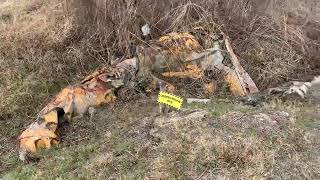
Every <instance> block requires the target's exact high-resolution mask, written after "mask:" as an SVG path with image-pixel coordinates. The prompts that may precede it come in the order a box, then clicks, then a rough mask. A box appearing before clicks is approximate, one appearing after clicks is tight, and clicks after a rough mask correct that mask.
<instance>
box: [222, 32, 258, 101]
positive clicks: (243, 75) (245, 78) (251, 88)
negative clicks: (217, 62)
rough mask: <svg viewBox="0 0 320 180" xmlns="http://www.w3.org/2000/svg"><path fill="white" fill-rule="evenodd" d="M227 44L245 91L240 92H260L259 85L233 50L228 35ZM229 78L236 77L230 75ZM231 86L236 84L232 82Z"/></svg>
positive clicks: (246, 93)
mask: <svg viewBox="0 0 320 180" xmlns="http://www.w3.org/2000/svg"><path fill="white" fill-rule="evenodd" d="M225 44H226V48H227V50H228V52H229V55H230V58H231V61H232V64H233V66H234V69H235V72H236V75H237V76H238V78H237V80H238V83H240V84H241V87H242V91H243V93H240V94H244V95H249V94H251V93H257V92H259V89H258V88H257V86H256V84H255V83H254V81H253V80H252V79H251V77H250V76H249V74H248V73H247V72H246V71H245V70H244V69H243V67H242V66H241V64H240V61H239V59H238V57H237V56H236V54H235V53H234V51H233V49H232V47H231V45H230V42H229V38H228V37H225ZM229 79H236V78H230V77H229ZM233 82H234V81H231V83H233ZM230 85H231V84H230ZM231 86H234V85H233V84H232V85H231ZM244 95H243V96H244Z"/></svg>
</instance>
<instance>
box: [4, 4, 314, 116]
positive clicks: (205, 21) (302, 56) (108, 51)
mask: <svg viewBox="0 0 320 180" xmlns="http://www.w3.org/2000/svg"><path fill="white" fill-rule="evenodd" d="M307 1H308V0H307ZM310 1H312V0H310ZM255 2H256V1H251V0H241V1H238V0H228V1H224V0H212V1H207V0H197V1H192V0H163V1H154V0H141V1H136V0H122V1H115V0H70V1H62V0H52V1H42V0H31V1H20V0H7V1H5V2H3V3H1V4H0V6H1V8H0V25H1V26H0V42H1V43H0V74H1V77H0V82H1V85H0V89H1V96H0V101H1V104H0V110H1V115H0V117H1V118H4V117H5V118H8V117H9V118H10V117H11V118H12V117H13V116H15V115H19V116H21V115H22V116H21V117H24V118H26V117H33V116H34V115H35V113H36V112H37V111H38V110H39V108H41V106H43V105H44V103H45V102H46V100H48V99H49V98H50V95H52V94H54V93H55V92H57V91H58V90H59V89H60V88H61V87H63V86H65V85H67V84H69V83H71V82H73V81H76V80H78V79H80V78H81V77H83V76H84V75H85V74H88V73H89V72H90V71H92V70H93V69H95V68H97V67H99V66H103V65H108V64H109V63H110V61H112V60H114V59H115V58H117V57H128V56H130V53H129V49H128V47H130V45H133V44H141V43H144V42H143V40H142V39H141V32H140V27H141V26H142V25H143V24H145V23H149V24H150V25H151V27H152V37H153V38H157V37H159V36H160V35H162V34H164V33H168V32H172V31H190V32H192V33H194V34H196V35H200V36H199V37H200V41H201V42H202V43H203V44H204V45H205V46H207V47H208V46H210V41H209V42H208V41H206V40H207V39H209V38H208V37H209V36H211V35H212V34H215V33H220V31H223V32H225V33H226V34H228V35H229V36H230V37H231V40H232V43H233V46H234V49H235V51H236V53H237V54H238V55H239V56H240V58H241V61H242V63H243V65H244V66H245V69H246V70H248V72H249V74H250V75H252V77H253V79H254V80H255V81H256V82H257V84H258V86H259V87H260V88H266V87H270V86H275V85H277V84H279V83H281V82H283V81H286V80H288V79H290V78H298V77H301V76H303V75H305V74H312V73H315V71H316V69H317V68H319V53H318V52H314V50H312V49H317V48H318V47H319V44H320V43H319V42H320V40H319V38H318V39H310V38H309V37H308V36H307V33H305V27H304V26H305V25H304V24H302V25H301V23H300V24H299V23H292V20H291V21H290V22H289V20H288V19H289V12H290V8H287V5H288V4H289V3H285V2H284V3H282V4H272V7H271V10H272V11H271V13H270V6H266V7H268V8H266V7H264V8H262V7H260V6H261V4H259V3H258V4H257V3H255ZM272 2H278V1H272ZM316 6H318V5H316ZM275 7H277V8H275ZM286 8H287V9H286ZM307 10H308V9H307ZM287 12H288V13H287ZM291 14H292V13H291ZM290 17H291V16H290ZM296 17H299V14H298V15H297V16H296ZM291 19H292V17H291ZM294 19H295V16H293V20H294ZM296 19H297V18H296ZM310 22H311V20H310ZM290 23H291V24H290ZM306 23H307V22H306ZM316 30H317V29H316ZM316 37H317V36H316Z"/></svg>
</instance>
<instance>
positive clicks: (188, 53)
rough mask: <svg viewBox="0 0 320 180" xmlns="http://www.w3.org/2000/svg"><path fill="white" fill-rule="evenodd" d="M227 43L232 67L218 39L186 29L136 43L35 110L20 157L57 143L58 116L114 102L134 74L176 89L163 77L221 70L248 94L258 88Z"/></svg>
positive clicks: (235, 88)
mask: <svg viewBox="0 0 320 180" xmlns="http://www.w3.org/2000/svg"><path fill="white" fill-rule="evenodd" d="M225 45H226V49H227V50H228V52H229V56H230V58H231V60H232V64H233V67H228V66H225V65H224V64H223V63H222V62H223V56H222V55H221V52H220V47H219V46H220V44H219V43H216V44H215V45H214V47H213V48H211V49H203V47H202V46H201V45H200V44H199V42H198V41H197V39H196V38H195V37H194V36H192V35H191V34H189V33H170V34H168V35H165V36H163V37H161V38H160V39H159V40H158V41H156V42H153V43H152V44H150V46H148V47H143V46H139V47H137V55H136V56H135V57H133V58H132V59H127V60H124V61H122V62H121V63H119V64H117V65H114V66H112V67H105V68H103V69H101V70H99V71H96V72H94V73H93V74H91V75H89V76H88V77H86V78H85V79H84V80H83V81H81V82H80V83H79V84H76V85H73V86H69V87H66V88H64V89H63V90H62V91H61V92H60V93H58V94H57V95H56V96H55V97H54V98H53V99H52V100H51V101H50V102H49V103H48V104H47V105H46V106H45V107H44V108H43V109H42V110H41V111H40V112H39V114H38V117H37V119H36V121H35V122H34V123H32V124H31V125H30V126H29V127H28V128H27V129H26V130H25V131H24V132H23V133H22V134H21V135H20V136H19V138H18V140H19V148H20V149H19V152H20V159H21V160H25V159H26V155H27V153H35V152H36V151H37V150H38V149H40V148H47V149H48V148H51V147H52V145H55V144H58V143H59V137H58V135H57V128H58V126H59V121H60V120H61V119H62V118H64V119H71V118H72V117H74V116H82V115H83V114H84V113H85V112H87V111H88V109H89V108H91V107H97V106H101V105H103V104H108V103H112V102H114V101H115V100H116V98H117V97H116V95H115V92H116V91H117V90H118V89H119V88H121V87H123V86H126V85H128V84H129V82H132V80H133V79H135V80H139V81H140V80H143V79H148V78H149V79H150V78H151V82H150V83H148V88H147V89H149V90H151V91H154V90H155V89H156V86H157V85H159V84H160V85H161V89H162V90H163V91H167V92H171V93H174V91H175V86H174V85H172V84H170V83H168V82H166V81H165V80H163V79H164V78H192V79H199V80H201V79H202V78H204V76H205V75H204V73H203V72H204V71H206V70H214V69H219V70H220V71H223V72H224V74H225V76H224V79H225V81H226V82H227V83H228V84H229V88H230V91H231V92H232V93H233V94H234V95H236V96H246V95H248V94H250V93H255V92H258V88H257V87H256V85H255V84H254V82H253V81H252V79H251V78H250V76H249V75H248V73H246V72H245V70H244V69H243V68H242V66H241V65H240V63H239V61H238V59H237V56H236V55H235V54H234V52H233V50H232V48H231V45H230V42H229V39H228V38H227V37H226V38H225ZM204 87H205V89H207V92H208V93H214V91H215V90H216V89H217V87H215V83H213V82H209V83H208V84H204Z"/></svg>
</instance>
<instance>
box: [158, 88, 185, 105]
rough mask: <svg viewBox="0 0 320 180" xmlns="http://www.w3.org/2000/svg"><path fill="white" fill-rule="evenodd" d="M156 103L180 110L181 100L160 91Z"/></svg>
mask: <svg viewBox="0 0 320 180" xmlns="http://www.w3.org/2000/svg"><path fill="white" fill-rule="evenodd" d="M158 102H159V103H163V104H166V105H168V106H171V107H174V108H176V109H180V108H181V106H182V103H183V99H182V98H181V97H179V96H176V95H173V94H169V93H167V92H163V91H160V92H159V95H158Z"/></svg>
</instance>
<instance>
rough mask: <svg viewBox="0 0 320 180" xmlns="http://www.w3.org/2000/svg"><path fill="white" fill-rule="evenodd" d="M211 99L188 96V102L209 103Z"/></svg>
mask: <svg viewBox="0 0 320 180" xmlns="http://www.w3.org/2000/svg"><path fill="white" fill-rule="evenodd" d="M210 101H211V99H198V98H187V103H188V104H190V103H195V102H196V103H208V102H210Z"/></svg>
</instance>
